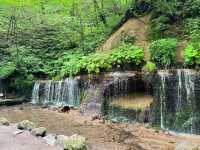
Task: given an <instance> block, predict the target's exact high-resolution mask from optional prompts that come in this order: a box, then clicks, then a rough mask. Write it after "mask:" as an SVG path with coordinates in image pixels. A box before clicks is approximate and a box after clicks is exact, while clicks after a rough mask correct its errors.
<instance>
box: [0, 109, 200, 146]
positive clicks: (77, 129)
mask: <svg viewBox="0 0 200 150" xmlns="http://www.w3.org/2000/svg"><path fill="white" fill-rule="evenodd" d="M1 116H3V117H6V118H7V119H9V120H10V121H12V122H18V121H21V120H24V119H28V120H31V121H33V122H35V123H36V124H37V125H38V126H44V127H46V128H47V129H48V130H49V131H50V132H52V133H56V134H65V135H69V136H70V135H72V134H75V133H77V134H80V135H83V136H85V137H86V138H87V141H88V145H89V148H88V149H89V150H174V149H175V147H176V145H177V144H178V143H182V142H189V143H192V144H195V145H200V136H183V135H173V134H169V133H167V132H166V133H165V132H159V133H158V132H157V131H156V130H154V129H147V128H145V127H144V126H143V125H137V124H130V125H125V124H113V123H111V122H110V121H106V122H105V123H103V122H102V121H101V120H96V121H91V119H90V118H86V117H82V116H81V115H80V114H79V113H78V112H77V111H71V112H69V113H64V114H63V113H58V112H57V111H52V110H48V109H41V108H32V107H31V106H20V107H9V108H4V109H1V108H0V117H1ZM0 137H1V133H0ZM1 138H2V137H1ZM1 150H2V149H1ZM11 150H12V149H11ZM18 150H21V149H18ZM22 150H23V149H22ZM31 150H32V149H31ZM44 150H45V149H44Z"/></svg>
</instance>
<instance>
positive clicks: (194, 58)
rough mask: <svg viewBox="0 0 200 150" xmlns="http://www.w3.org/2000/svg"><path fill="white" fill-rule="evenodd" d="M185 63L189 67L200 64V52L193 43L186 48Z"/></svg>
mask: <svg viewBox="0 0 200 150" xmlns="http://www.w3.org/2000/svg"><path fill="white" fill-rule="evenodd" d="M184 63H185V65H186V66H188V67H194V66H196V65H200V53H199V51H198V50H197V49H195V47H194V46H193V45H192V44H191V43H190V44H188V46H187V47H186V48H185V50H184Z"/></svg>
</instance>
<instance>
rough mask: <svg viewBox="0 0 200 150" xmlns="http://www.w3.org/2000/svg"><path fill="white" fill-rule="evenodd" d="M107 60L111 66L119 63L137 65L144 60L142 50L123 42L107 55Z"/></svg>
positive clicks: (119, 64)
mask: <svg viewBox="0 0 200 150" xmlns="http://www.w3.org/2000/svg"><path fill="white" fill-rule="evenodd" d="M109 61H110V63H111V66H113V67H117V66H121V65H135V66H139V65H141V64H142V63H143V62H144V52H143V50H142V49H140V48H138V47H136V46H133V45H131V44H123V45H122V46H121V47H119V48H117V49H114V50H113V52H112V53H111V54H110V56H109Z"/></svg>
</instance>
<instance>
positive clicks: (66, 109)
mask: <svg viewBox="0 0 200 150" xmlns="http://www.w3.org/2000/svg"><path fill="white" fill-rule="evenodd" d="M70 109H71V108H70V107H69V106H63V107H62V108H60V109H59V110H58V112H60V113H65V112H69V111H70Z"/></svg>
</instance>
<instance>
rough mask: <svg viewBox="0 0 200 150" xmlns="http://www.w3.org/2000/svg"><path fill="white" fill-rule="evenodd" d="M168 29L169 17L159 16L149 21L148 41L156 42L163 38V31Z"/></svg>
mask: <svg viewBox="0 0 200 150" xmlns="http://www.w3.org/2000/svg"><path fill="white" fill-rule="evenodd" d="M168 28H169V17H166V16H160V17H157V18H154V19H152V20H151V24H150V28H149V35H148V36H149V39H150V40H157V39H160V38H163V37H165V31H166V30H167V29H168Z"/></svg>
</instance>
